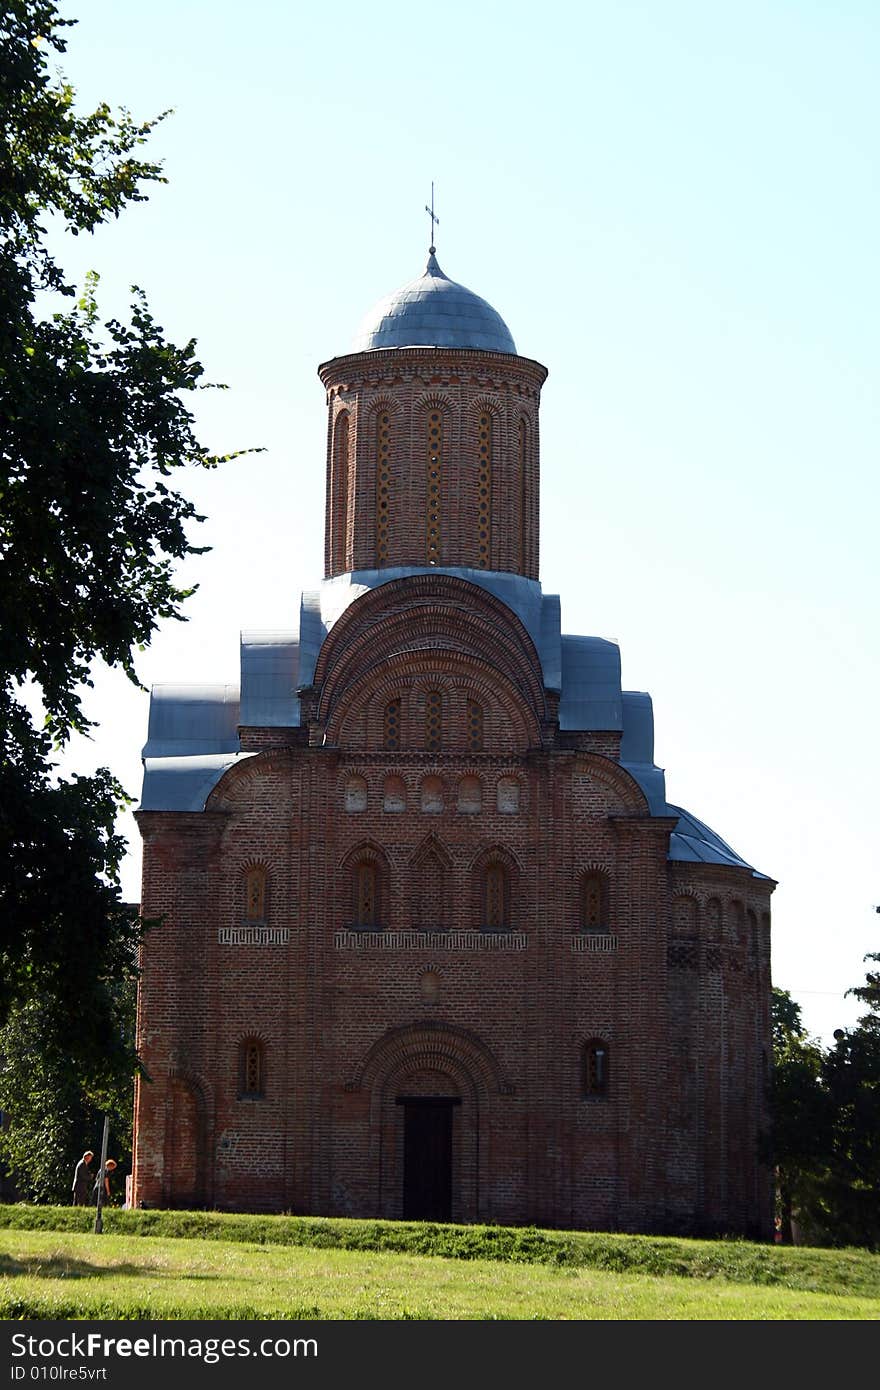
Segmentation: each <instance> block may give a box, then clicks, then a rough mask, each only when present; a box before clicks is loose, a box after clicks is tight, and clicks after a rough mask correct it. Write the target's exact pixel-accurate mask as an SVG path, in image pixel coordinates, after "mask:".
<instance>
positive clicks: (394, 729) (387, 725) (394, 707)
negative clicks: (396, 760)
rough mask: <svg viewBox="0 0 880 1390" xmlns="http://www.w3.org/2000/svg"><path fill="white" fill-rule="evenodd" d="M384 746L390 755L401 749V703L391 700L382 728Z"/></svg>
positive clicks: (386, 709)
mask: <svg viewBox="0 0 880 1390" xmlns="http://www.w3.org/2000/svg"><path fill="white" fill-rule="evenodd" d="M382 744H383V747H385V748H387V749H388V751H389V752H390V753H396V752H397V751H398V749H399V748H400V701H399V700H389V701H388V704H387V705H386V706H385V718H384V721H383V726H382Z"/></svg>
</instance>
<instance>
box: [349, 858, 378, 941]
mask: <svg viewBox="0 0 880 1390" xmlns="http://www.w3.org/2000/svg"><path fill="white" fill-rule="evenodd" d="M354 893H355V906H354V924H355V926H356V927H361V928H366V929H370V928H375V927H377V926H378V925H379V899H378V893H379V876H378V874H377V872H376V865H375V864H374V863H373V861H372V860H371V859H361V860H359V861H358V863H357V864H355V868H354Z"/></svg>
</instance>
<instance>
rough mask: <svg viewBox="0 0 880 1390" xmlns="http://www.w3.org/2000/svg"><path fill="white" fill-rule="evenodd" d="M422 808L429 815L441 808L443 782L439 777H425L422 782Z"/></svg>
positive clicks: (438, 811)
mask: <svg viewBox="0 0 880 1390" xmlns="http://www.w3.org/2000/svg"><path fill="white" fill-rule="evenodd" d="M422 810H423V811H426V812H428V814H429V815H438V814H439V813H440V812H441V811H442V810H443V783H442V782H441V781H440V778H439V777H426V778H425V780H424V781H423V782H422Z"/></svg>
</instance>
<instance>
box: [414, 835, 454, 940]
mask: <svg viewBox="0 0 880 1390" xmlns="http://www.w3.org/2000/svg"><path fill="white" fill-rule="evenodd" d="M446 889H447V874H446V865H445V864H444V863H443V860H442V859H441V857H440V855H439V854H437V853H436V851H433V850H429V851H428V853H427V854H423V855H422V856H421V858H420V859H419V860H418V862H417V863H416V864H415V865H414V866H413V883H412V903H413V909H414V912H413V925H414V926H415V927H416V929H417V930H418V931H445V930H446V927H447V926H448V922H447V920H446V917H447V907H446Z"/></svg>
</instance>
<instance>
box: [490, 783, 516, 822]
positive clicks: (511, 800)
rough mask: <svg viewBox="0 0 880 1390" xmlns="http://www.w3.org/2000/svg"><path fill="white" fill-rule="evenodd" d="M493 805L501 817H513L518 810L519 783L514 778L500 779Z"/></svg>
mask: <svg viewBox="0 0 880 1390" xmlns="http://www.w3.org/2000/svg"><path fill="white" fill-rule="evenodd" d="M495 804H496V806H497V808H498V810H499V811H500V812H501V814H502V815H503V816H515V815H516V813H517V811H518V810H519V782H518V781H517V780H516V778H515V777H500V778H499V779H498V786H497V788H496V793H495Z"/></svg>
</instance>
